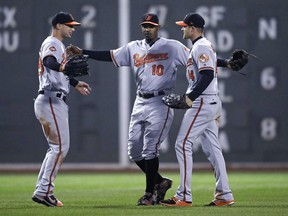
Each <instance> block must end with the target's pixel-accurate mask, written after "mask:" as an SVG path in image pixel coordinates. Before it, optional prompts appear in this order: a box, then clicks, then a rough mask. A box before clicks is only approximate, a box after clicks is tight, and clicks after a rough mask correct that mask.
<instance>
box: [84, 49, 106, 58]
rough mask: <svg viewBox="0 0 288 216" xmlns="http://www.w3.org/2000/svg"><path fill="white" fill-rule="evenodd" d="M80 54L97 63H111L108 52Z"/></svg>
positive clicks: (90, 51) (86, 51)
mask: <svg viewBox="0 0 288 216" xmlns="http://www.w3.org/2000/svg"><path fill="white" fill-rule="evenodd" d="M82 54H84V55H88V56H89V58H92V59H94V60H98V61H112V58H111V54H110V51H92V50H82Z"/></svg>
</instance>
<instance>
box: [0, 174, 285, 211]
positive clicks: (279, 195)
mask: <svg viewBox="0 0 288 216" xmlns="http://www.w3.org/2000/svg"><path fill="white" fill-rule="evenodd" d="M163 174H164V175H165V176H167V177H169V178H172V179H173V180H174V183H173V186H172V189H170V190H169V191H168V192H167V195H166V197H167V198H169V197H170V196H173V195H174V192H175V190H176V188H177V186H178V183H179V175H178V173H165V172H164V173H163ZM36 178H37V173H35V174H0V215H1V216H4V215H5V216H6V215H7V216H8V215H9V216H14V215H15V216H16V215H17V216H18V215H29V216H31V215H45V216H49V215H51V216H52V215H53V216H58V215H63V216H64V215H67V216H74V215H75V216H76V215H77V216H81V215H85V216H88V215H99V216H105V215H109V216H114V215H115V216H116V215H117V216H120V215H123V216H124V215H125V216H128V215H143V216H155V215H165V216H172V215H179V216H185V215H192V216H193V215H195V216H196V215H197V216H199V215H201V216H202V215H213V216H217V215H221V216H226V215H229V216H234V215H241V216H246V215H253V216H260V215H261V216H266V215H277V216H282V215H288V173H287V172H281V173H276V172H273V173H270V172H261V173H257V172H256V173H252V172H246V173H240V172H229V180H230V186H231V188H232V190H233V193H234V197H235V201H236V204H235V205H234V206H231V207H204V206H203V205H205V204H207V203H208V202H210V201H211V200H212V198H213V190H214V185H215V183H214V177H213V174H212V172H195V173H194V176H193V190H192V193H193V206H192V207H184V208H183V207H180V208H179V207H176V208H175V207H164V206H159V205H157V206H136V205H135V204H136V201H137V200H138V199H139V198H140V196H141V195H142V194H143V190H144V175H143V174H140V173H91V174H79V173H78V174H77V173H75V174H67V173H59V175H58V177H57V180H56V182H55V184H56V190H55V195H56V196H57V197H58V198H59V199H60V200H61V201H62V202H63V203H64V205H65V206H64V207H62V208H48V207H45V206H43V205H39V204H37V203H34V202H33V201H32V200H31V195H32V192H33V189H34V184H35V181H36Z"/></svg>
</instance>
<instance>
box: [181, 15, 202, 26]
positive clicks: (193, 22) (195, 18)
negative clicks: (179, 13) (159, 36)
mask: <svg viewBox="0 0 288 216" xmlns="http://www.w3.org/2000/svg"><path fill="white" fill-rule="evenodd" d="M176 24H177V25H179V26H184V27H185V26H195V27H196V28H204V27H205V20H204V19H203V17H202V16H200V15H199V14H197V13H188V14H186V16H185V17H184V19H183V21H177V22H176Z"/></svg>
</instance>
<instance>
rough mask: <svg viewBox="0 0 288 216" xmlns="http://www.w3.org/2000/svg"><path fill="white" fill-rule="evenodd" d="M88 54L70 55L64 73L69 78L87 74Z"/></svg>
mask: <svg viewBox="0 0 288 216" xmlns="http://www.w3.org/2000/svg"><path fill="white" fill-rule="evenodd" d="M88 70H89V65H88V56H86V55H73V56H70V57H69V58H68V60H67V62H66V64H65V69H64V74H65V75H67V76H68V77H69V78H71V77H79V76H85V75H87V74H88Z"/></svg>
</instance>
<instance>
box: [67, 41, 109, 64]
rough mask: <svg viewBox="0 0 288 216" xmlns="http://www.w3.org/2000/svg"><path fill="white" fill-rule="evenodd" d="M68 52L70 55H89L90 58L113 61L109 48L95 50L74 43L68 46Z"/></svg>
mask: <svg viewBox="0 0 288 216" xmlns="http://www.w3.org/2000/svg"><path fill="white" fill-rule="evenodd" d="M66 53H67V55H68V56H71V55H81V54H83V55H88V56H89V58H91V59H94V60H98V61H111V62H112V57H111V54H110V51H109V50H106V51H95V50H84V49H81V48H79V47H77V46H75V45H73V44H70V45H69V46H67V47H66Z"/></svg>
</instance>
